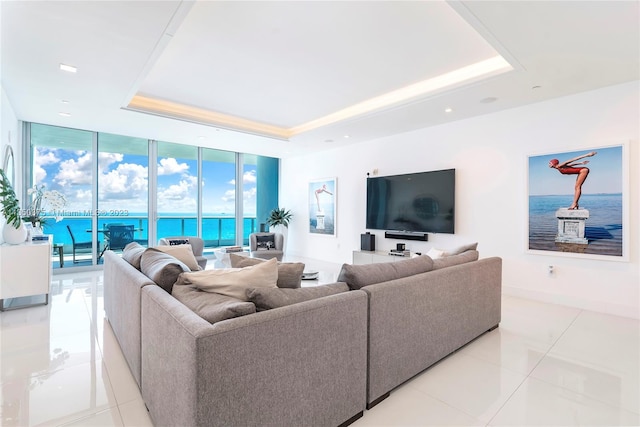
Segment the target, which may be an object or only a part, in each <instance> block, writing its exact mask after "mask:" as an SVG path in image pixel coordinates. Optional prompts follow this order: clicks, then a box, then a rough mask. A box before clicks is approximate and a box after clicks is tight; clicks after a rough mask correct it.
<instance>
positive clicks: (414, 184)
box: [367, 169, 456, 234]
mask: <svg viewBox="0 0 640 427" xmlns="http://www.w3.org/2000/svg"><path fill="white" fill-rule="evenodd" d="M455 172H456V170H455V169H446V170H440V171H430V172H420V173H410V174H405V175H393V176H381V177H373V178H371V177H370V178H367V228H368V229H371V230H392V231H413V232H424V233H449V234H453V233H454V225H455V199H456V197H455V187H456V185H455V183H456V173H455Z"/></svg>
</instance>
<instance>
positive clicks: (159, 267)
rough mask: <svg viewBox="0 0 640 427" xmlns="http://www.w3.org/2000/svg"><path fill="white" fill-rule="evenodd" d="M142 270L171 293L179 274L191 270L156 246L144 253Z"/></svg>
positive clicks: (141, 261)
mask: <svg viewBox="0 0 640 427" xmlns="http://www.w3.org/2000/svg"><path fill="white" fill-rule="evenodd" d="M140 271H142V273H143V274H144V275H145V276H147V277H148V278H149V279H151V280H153V281H154V282H156V284H157V285H158V286H160V287H161V288H162V289H164V290H165V291H167V292H169V293H171V289H172V288H173V284H174V283H176V280H178V276H179V275H180V274H181V273H184V272H185V271H190V270H189V267H187V266H186V265H185V264H184V263H182V262H181V261H179V260H178V259H177V258H175V257H173V256H171V255H169V254H165V253H164V252H161V251H159V250H157V249H155V248H148V249H146V250H145V251H144V252H143V253H142V258H141V259H140Z"/></svg>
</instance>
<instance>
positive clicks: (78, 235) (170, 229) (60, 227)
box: [44, 214, 257, 246]
mask: <svg viewBox="0 0 640 427" xmlns="http://www.w3.org/2000/svg"><path fill="white" fill-rule="evenodd" d="M106 224H122V225H133V226H134V228H135V229H136V230H137V231H136V232H135V236H134V237H135V239H136V240H137V241H140V242H141V243H142V244H146V243H147V241H148V231H149V222H148V220H147V218H146V215H145V214H131V215H129V216H126V217H112V218H108V219H104V218H100V219H99V220H98V230H102V229H104V227H105V225H106ZM67 225H68V226H70V228H71V230H72V232H73V235H74V238H75V239H76V241H77V242H78V241H88V240H91V218H90V217H66V218H64V219H63V220H62V221H60V222H55V220H54V219H52V218H49V219H47V223H46V225H45V228H44V232H45V233H46V234H53V240H54V242H55V243H62V244H64V245H71V243H72V242H71V235H70V234H69V231H68V230H67ZM243 227H244V240H246V244H248V238H249V234H250V233H251V232H252V231H256V230H257V225H256V219H255V218H244V225H243ZM196 234H197V221H196V218H194V217H193V216H189V215H185V216H171V217H160V218H159V219H158V221H157V236H158V238H162V237H168V236H195V235H196ZM202 234H203V236H202V237H203V239H204V240H205V245H206V246H229V245H235V234H236V219H235V218H233V217H225V216H221V215H217V216H214V215H205V216H204V218H203V222H202ZM98 239H99V240H102V239H103V236H102V233H99V235H98ZM151 246H154V242H152V244H151Z"/></svg>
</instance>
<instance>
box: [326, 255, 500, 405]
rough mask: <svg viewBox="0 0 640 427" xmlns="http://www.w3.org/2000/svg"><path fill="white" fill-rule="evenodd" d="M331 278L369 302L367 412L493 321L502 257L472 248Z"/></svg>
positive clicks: (497, 320) (496, 313) (363, 267)
mask: <svg viewBox="0 0 640 427" xmlns="http://www.w3.org/2000/svg"><path fill="white" fill-rule="evenodd" d="M338 280H342V281H345V282H347V283H348V284H349V286H350V287H351V288H352V289H362V290H363V291H365V292H366V293H367V297H368V301H369V319H368V354H367V408H371V407H373V406H374V405H376V404H377V403H379V402H380V401H382V400H383V399H385V398H386V397H387V396H389V393H390V392H391V390H393V389H394V388H395V387H397V386H399V385H400V384H402V383H404V382H405V381H407V380H409V379H411V378H412V377H414V376H415V375H417V374H419V373H420V372H422V371H424V370H425V369H427V368H428V367H430V366H431V365H433V364H434V363H436V362H438V361H439V360H441V359H443V358H444V357H446V356H447V355H449V354H451V353H453V352H454V351H456V350H458V349H459V348H460V347H462V346H464V345H465V344H467V343H469V342H470V341H472V340H474V339H475V338H477V337H479V336H480V335H482V334H484V333H485V332H487V331H490V330H492V329H495V328H496V327H498V324H499V323H500V318H501V294H502V259H501V258H498V257H491V258H485V259H478V252H477V251H475V250H469V251H466V252H464V253H461V254H458V255H453V256H449V257H446V258H442V259H436V260H431V258H429V257H427V256H421V257H418V258H414V259H409V260H406V261H405V260H403V261H398V262H393V263H388V264H371V265H359V266H355V265H354V266H349V265H345V266H343V269H342V271H341V273H340V275H339V277H338Z"/></svg>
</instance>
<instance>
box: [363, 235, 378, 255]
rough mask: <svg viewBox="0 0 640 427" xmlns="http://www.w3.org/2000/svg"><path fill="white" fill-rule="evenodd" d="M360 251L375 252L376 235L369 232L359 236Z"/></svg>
mask: <svg viewBox="0 0 640 427" xmlns="http://www.w3.org/2000/svg"><path fill="white" fill-rule="evenodd" d="M360 249H361V250H363V251H375V250H376V235H375V234H371V233H369V232H367V233H365V234H361V235H360Z"/></svg>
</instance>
